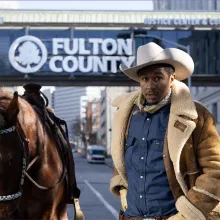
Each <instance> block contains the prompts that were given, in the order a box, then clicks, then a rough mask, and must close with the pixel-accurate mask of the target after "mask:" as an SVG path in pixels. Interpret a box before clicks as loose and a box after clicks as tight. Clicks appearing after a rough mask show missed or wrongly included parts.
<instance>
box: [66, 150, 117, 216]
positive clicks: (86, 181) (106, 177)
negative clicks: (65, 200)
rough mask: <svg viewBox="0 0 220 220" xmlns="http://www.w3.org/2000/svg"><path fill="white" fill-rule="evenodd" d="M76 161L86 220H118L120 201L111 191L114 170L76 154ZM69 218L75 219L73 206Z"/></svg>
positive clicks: (70, 206)
mask: <svg viewBox="0 0 220 220" xmlns="http://www.w3.org/2000/svg"><path fill="white" fill-rule="evenodd" d="M74 159H75V166H76V179H77V182H78V187H79V188H80V190H81V196H80V206H81V209H82V211H83V213H84V215H85V217H86V220H116V219H117V220H118V212H119V210H120V207H121V205H120V199H119V198H117V197H116V196H114V195H112V194H111V192H110V191H109V182H110V179H111V177H112V172H113V171H112V169H111V168H110V167H108V166H106V165H105V164H89V163H87V161H86V159H85V158H82V157H81V156H79V155H78V154H77V153H74ZM68 217H69V220H73V219H74V214H73V207H72V205H69V208H68Z"/></svg>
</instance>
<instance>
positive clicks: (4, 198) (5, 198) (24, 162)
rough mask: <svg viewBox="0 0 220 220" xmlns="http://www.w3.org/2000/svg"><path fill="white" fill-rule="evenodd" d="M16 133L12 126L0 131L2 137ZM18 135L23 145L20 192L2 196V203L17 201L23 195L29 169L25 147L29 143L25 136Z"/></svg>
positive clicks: (0, 197)
mask: <svg viewBox="0 0 220 220" xmlns="http://www.w3.org/2000/svg"><path fill="white" fill-rule="evenodd" d="M14 131H16V127H15V126H12V127H10V128H7V129H3V130H0V135H4V134H8V133H11V132H14ZM17 133H18V135H19V137H20V139H21V140H22V144H23V159H22V173H21V180H20V186H19V191H18V192H17V193H14V194H11V195H6V196H0V201H1V202H2V201H10V200H14V199H17V198H19V197H20V196H21V195H22V186H23V185H24V178H25V173H26V167H27V155H26V152H25V151H26V149H25V145H26V144H28V143H29V141H28V140H27V139H26V138H23V136H21V135H20V134H19V132H17Z"/></svg>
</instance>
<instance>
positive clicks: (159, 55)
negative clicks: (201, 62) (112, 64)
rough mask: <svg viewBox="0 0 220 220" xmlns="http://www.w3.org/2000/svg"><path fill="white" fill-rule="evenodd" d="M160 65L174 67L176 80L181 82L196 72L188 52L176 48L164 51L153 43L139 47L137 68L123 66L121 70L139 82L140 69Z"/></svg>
mask: <svg viewBox="0 0 220 220" xmlns="http://www.w3.org/2000/svg"><path fill="white" fill-rule="evenodd" d="M160 63H166V64H170V65H172V66H173V67H174V69H175V74H176V79H177V80H180V81H181V80H184V79H186V78H188V77H189V76H191V75H192V73H193V70H194V62H193V60H192V58H191V57H190V55H188V54H187V53H186V52H184V51H182V50H179V49H176V48H167V49H163V48H162V47H160V46H159V45H157V44H155V43H153V42H151V43H148V44H145V45H143V46H140V47H138V50H137V66H134V67H127V66H126V65H124V64H121V65H120V70H121V71H122V72H124V73H125V74H126V75H127V76H128V77H130V78H131V79H133V80H135V81H138V82H139V78H138V74H137V72H138V71H139V70H140V69H142V68H144V67H146V66H150V65H153V64H160Z"/></svg>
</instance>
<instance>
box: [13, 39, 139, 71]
mask: <svg viewBox="0 0 220 220" xmlns="http://www.w3.org/2000/svg"><path fill="white" fill-rule="evenodd" d="M46 45H47V47H48V48H46V46H45V45H44V43H43V42H42V41H41V40H40V39H38V38H36V37H34V36H24V37H20V38H18V39H16V40H15V41H14V42H13V43H12V45H11V47H10V49H9V60H10V63H11V65H12V66H13V67H14V68H15V69H16V70H18V71H19V72H21V73H25V74H28V73H34V72H37V71H40V69H41V67H42V66H43V65H44V64H45V63H46V61H47V63H46V64H45V66H46V68H47V70H49V72H53V73H62V72H63V73H74V72H80V73H92V74H94V73H97V75H98V74H102V73H109V72H110V73H117V72H118V65H119V63H123V64H125V65H126V66H131V65H132V63H133V62H134V60H135V57H134V56H133V52H132V48H133V47H132V45H133V43H132V39H121V38H117V39H112V38H105V39H102V38H88V39H84V38H74V39H70V38H52V39H48V40H47V44H46ZM48 54H49V55H48Z"/></svg>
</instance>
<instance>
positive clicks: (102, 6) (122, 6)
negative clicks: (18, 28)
mask: <svg viewBox="0 0 220 220" xmlns="http://www.w3.org/2000/svg"><path fill="white" fill-rule="evenodd" d="M0 7H1V8H14V9H41V10H42V9H45V10H48V9H54V10H59V9H69V10H81V9H82V10H129V11H130V10H152V9H153V3H152V0H145V1H116V0H115V1H106V0H102V1H43V0H42V1H31V0H26V1H1V0H0Z"/></svg>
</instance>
